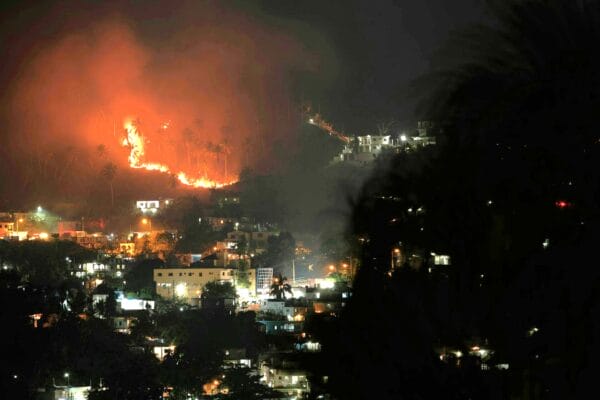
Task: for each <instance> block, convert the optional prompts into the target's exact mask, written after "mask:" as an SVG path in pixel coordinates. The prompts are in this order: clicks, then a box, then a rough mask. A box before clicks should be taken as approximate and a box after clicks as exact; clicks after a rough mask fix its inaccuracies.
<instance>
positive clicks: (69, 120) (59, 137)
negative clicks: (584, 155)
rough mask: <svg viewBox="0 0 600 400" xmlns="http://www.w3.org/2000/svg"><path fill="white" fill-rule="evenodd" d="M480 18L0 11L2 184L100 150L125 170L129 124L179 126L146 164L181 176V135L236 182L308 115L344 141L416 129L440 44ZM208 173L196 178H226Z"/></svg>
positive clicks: (46, 5)
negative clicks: (187, 134) (217, 150)
mask: <svg viewBox="0 0 600 400" xmlns="http://www.w3.org/2000/svg"><path fill="white" fill-rule="evenodd" d="M483 15H484V11H483V6H482V5H481V3H480V2H478V1H475V0H457V1H452V2H447V1H443V0H425V1H388V0H384V1H378V2H370V1H356V0H352V1H326V2H322V1H317V0H307V1H256V2H249V1H233V2H218V1H213V2H211V1H207V2H188V1H170V2H164V1H162V2H159V1H144V2H140V1H126V2H92V1H88V2H40V1H26V2H16V1H15V2H8V3H7V2H4V3H3V5H2V17H1V20H0V38H1V40H2V45H1V46H0V51H1V52H2V53H1V56H2V59H3V63H2V65H1V66H0V84H1V85H2V87H3V88H4V90H3V92H2V95H1V97H0V101H1V102H0V105H1V106H2V108H1V112H0V118H1V119H2V126H3V127H4V129H3V130H2V131H1V132H0V138H1V140H2V143H3V146H2V150H0V151H1V153H0V156H1V157H2V159H3V160H5V162H6V164H5V165H6V168H5V170H4V173H3V175H4V177H3V179H2V180H3V183H4V184H8V185H10V184H11V183H10V181H11V180H13V179H15V177H17V178H16V179H18V180H19V181H21V182H33V181H32V179H33V178H32V177H31V176H27V173H30V175H31V174H32V173H33V172H32V171H31V170H28V167H27V166H26V165H27V162H29V163H30V164H31V163H32V161H27V162H23V160H24V159H25V158H26V157H29V156H31V157H33V158H31V159H32V160H33V159H34V158H35V157H38V158H40V157H42V156H41V155H40V154H41V153H43V151H44V150H46V149H55V151H54V153H60V151H61V146H63V147H64V146H67V145H69V146H71V145H74V146H79V145H81V146H87V148H90V149H91V148H94V147H95V146H98V145H99V144H103V145H105V146H107V149H108V154H110V156H111V157H112V158H113V162H115V163H116V164H117V165H118V166H122V167H126V164H124V162H125V160H126V152H124V151H123V149H122V148H120V141H119V140H118V138H116V136H118V135H115V134H114V129H113V127H114V126H117V125H118V126H119V129H122V121H123V120H124V118H125V117H132V116H134V117H138V118H140V119H141V120H142V121H143V122H145V123H146V126H145V127H142V130H143V132H144V133H148V132H150V131H151V129H152V130H156V127H157V126H159V125H160V124H162V123H163V122H165V121H166V120H172V121H173V122H174V124H173V125H174V128H173V132H174V133H173V134H172V137H171V139H170V140H171V143H172V144H173V145H172V150H169V149H168V148H167V147H166V145H165V143H164V142H163V141H162V138H151V141H153V142H154V143H155V144H161V145H162V146H160V147H158V146H156V145H154V149H152V148H150V146H148V147H149V149H148V153H149V156H148V161H157V162H161V163H164V164H168V165H170V167H171V170H177V171H178V170H186V171H187V172H188V173H191V172H192V171H191V167H190V165H191V164H192V163H191V162H190V160H191V158H190V156H189V155H188V162H187V165H183V164H184V163H183V162H182V161H181V160H182V157H181V154H182V150H181V149H182V148H183V147H185V146H187V145H188V144H187V143H186V142H185V141H184V139H183V134H182V132H183V131H184V130H185V129H188V128H190V127H191V128H192V129H196V130H197V131H198V132H197V133H196V134H197V137H199V138H200V139H199V140H203V141H204V142H203V143H204V144H202V146H205V145H206V141H211V142H214V143H223V142H224V141H227V143H228V145H229V146H230V147H231V149H232V150H231V156H230V165H229V170H230V171H233V173H235V172H239V171H240V170H241V168H243V167H244V166H248V165H249V166H251V167H256V168H257V169H259V170H262V171H263V172H268V170H269V168H273V167H275V166H276V164H274V163H273V162H270V161H269V160H270V159H273V158H274V157H273V151H275V150H273V149H274V148H275V147H277V146H279V147H280V146H286V147H287V146H289V145H290V144H292V143H294V141H295V140H296V139H295V135H297V129H296V128H295V126H296V125H297V120H294V118H295V117H294V115H299V111H300V107H301V105H303V104H304V105H305V104H310V105H311V106H312V108H313V110H315V111H318V112H320V113H321V114H322V115H323V116H324V117H325V118H326V119H327V120H329V121H331V122H333V123H334V125H335V126H336V127H337V128H338V129H341V130H343V131H345V132H346V133H348V134H367V133H371V132H373V130H374V129H375V127H376V125H377V123H378V122H380V121H389V120H392V119H393V120H396V121H397V122H398V126H399V127H403V128H407V127H411V126H412V125H413V124H414V122H415V121H414V116H413V107H414V98H411V97H410V96H408V95H407V92H408V90H407V88H408V86H409V84H410V83H411V82H412V81H413V80H414V79H415V78H416V77H418V76H419V75H420V74H422V73H425V72H426V71H427V69H428V66H429V60H430V57H431V56H432V54H433V53H434V52H435V50H436V49H437V48H438V47H439V46H440V45H442V44H443V43H444V41H445V40H447V38H448V35H449V32H451V31H453V30H455V29H459V28H461V27H464V26H465V25H467V24H468V23H471V22H476V21H477V20H479V19H482V18H483ZM117 121H118V122H117ZM175 131H176V133H175ZM265 143H266V144H265ZM269 143H270V144H271V145H272V148H270V147H269ZM194 146H196V145H194ZM196 147H197V148H194V150H198V149H199V148H200V147H201V146H200V145H197V146H196ZM249 147H250V148H253V149H262V150H261V151H260V152H259V151H258V150H257V151H253V152H250V154H245V153H244V154H242V153H241V151H242V150H241V149H243V148H249ZM36 151H37V152H38V153H37V155H36V153H35V152H36ZM48 151H49V152H51V151H50V150H48ZM153 151H154V154H152V152H153ZM28 153H31V154H28ZM24 154H25V155H26V156H24ZM82 157H85V156H80V158H82ZM203 157H204V159H207V157H206V156H203ZM33 163H34V164H35V162H33ZM38 164H39V163H38ZM186 168H187V169H186ZM194 168H195V171H194V173H198V172H197V171H198V170H199V169H200V168H202V167H201V166H198V165H196V166H195V167H194ZM216 168H217V167H215V166H214V165H212V166H211V165H208V166H205V167H204V170H208V171H209V172H208V177H209V178H212V179H222V180H224V179H225V178H227V177H226V175H227V173H223V172H222V171H215V169H216ZM219 168H220V167H219ZM7 171H12V172H7ZM15 171H17V174H15V173H14V172H15ZM121 175H122V174H121ZM65 179H66V178H65ZM78 185H80V183H77V182H70V186H71V187H77V186H78ZM24 191H25V192H27V191H28V189H24Z"/></svg>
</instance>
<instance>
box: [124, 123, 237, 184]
mask: <svg viewBox="0 0 600 400" xmlns="http://www.w3.org/2000/svg"><path fill="white" fill-rule="evenodd" d="M168 126H169V123H166V124H164V125H163V127H162V128H163V129H166V128H168ZM125 130H126V131H127V137H126V138H124V139H123V141H122V145H123V146H128V147H129V157H128V160H129V166H130V167H131V168H136V169H145V170H147V171H160V172H163V173H172V172H171V170H170V169H169V167H168V166H166V165H163V164H159V163H149V162H144V161H143V160H144V155H145V153H146V151H145V149H144V137H143V136H142V134H141V133H140V131H139V130H138V128H137V126H136V124H135V122H133V121H126V122H125ZM173 175H174V176H175V177H176V178H177V179H178V180H179V182H181V183H182V184H184V185H186V186H191V187H195V188H222V187H224V186H228V185H232V184H234V183H236V182H237V181H236V180H233V181H230V182H217V181H213V180H211V179H208V178H204V177H202V178H193V177H190V176H188V175H187V174H186V173H185V172H183V171H180V172H177V173H173Z"/></svg>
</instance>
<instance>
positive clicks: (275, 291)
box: [269, 274, 292, 300]
mask: <svg viewBox="0 0 600 400" xmlns="http://www.w3.org/2000/svg"><path fill="white" fill-rule="evenodd" d="M269 293H270V294H271V296H274V297H275V298H276V299H277V300H282V299H285V297H286V293H288V294H290V295H291V294H292V287H291V286H290V284H289V283H287V278H286V277H285V276H281V274H279V275H277V276H274V277H273V282H272V283H271V291H270V292H269Z"/></svg>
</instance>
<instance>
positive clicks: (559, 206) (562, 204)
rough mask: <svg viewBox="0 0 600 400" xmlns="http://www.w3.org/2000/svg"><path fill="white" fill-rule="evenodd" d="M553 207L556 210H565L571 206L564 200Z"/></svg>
mask: <svg viewBox="0 0 600 400" xmlns="http://www.w3.org/2000/svg"><path fill="white" fill-rule="evenodd" d="M554 205H555V206H556V207H558V208H566V207H570V206H571V204H570V203H569V202H567V201H564V200H558V201H556V202H555V203H554Z"/></svg>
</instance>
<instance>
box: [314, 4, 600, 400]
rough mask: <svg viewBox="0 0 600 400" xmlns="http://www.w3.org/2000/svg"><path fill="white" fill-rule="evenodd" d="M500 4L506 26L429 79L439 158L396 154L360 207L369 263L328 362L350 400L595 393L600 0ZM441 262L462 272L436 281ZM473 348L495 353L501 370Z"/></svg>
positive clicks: (451, 54)
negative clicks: (445, 352) (436, 260)
mask: <svg viewBox="0 0 600 400" xmlns="http://www.w3.org/2000/svg"><path fill="white" fill-rule="evenodd" d="M495 4H496V3H493V4H492V13H493V15H494V16H495V18H496V19H495V21H494V22H493V24H492V25H489V26H475V27H472V28H471V29H469V30H466V31H465V32H464V33H462V34H460V35H458V36H457V38H456V39H455V40H453V41H451V42H450V43H449V45H448V46H447V47H446V48H444V49H443V51H442V52H441V56H440V59H439V60H437V62H438V64H436V65H440V67H439V68H434V69H433V71H432V72H431V74H429V75H427V76H425V77H424V78H423V79H422V80H421V81H419V82H418V83H417V85H416V87H417V89H418V90H419V93H420V94H421V95H423V94H424V96H423V97H424V100H423V102H422V109H423V112H424V113H425V115H426V116H427V118H429V119H431V120H434V121H437V122H438V124H439V125H440V127H441V128H442V129H443V131H444V135H443V137H442V138H440V139H441V140H438V146H437V148H436V149H431V150H429V149H428V150H427V151H422V152H419V153H413V154H403V155H398V156H397V157H396V158H395V160H394V162H393V163H392V165H391V166H390V167H389V169H387V170H385V171H379V172H380V173H379V174H377V175H375V176H374V177H373V178H372V179H371V180H370V181H369V182H368V183H367V184H366V185H365V186H364V188H363V190H362V193H361V195H360V196H359V198H358V200H357V201H356V204H355V206H354V213H353V219H352V223H353V231H352V233H353V235H354V236H353V237H354V240H355V242H354V247H355V248H357V251H359V252H360V254H361V264H362V265H361V268H360V270H359V272H358V275H357V278H356V282H355V286H354V289H355V294H354V297H353V300H352V301H351V302H350V305H349V307H348V308H347V310H346V312H345V313H344V315H343V316H342V320H341V324H340V325H339V327H337V328H332V329H338V333H337V335H336V336H334V338H335V339H332V340H331V341H330V343H329V344H328V345H326V346H325V349H326V353H325V356H324V360H328V361H329V362H330V363H331V364H330V371H331V375H332V376H331V379H330V385H329V389H330V390H331V392H332V393H334V394H336V395H337V397H338V398H344V399H354V398H356V399H358V398H362V399H365V398H378V399H397V398H411V399H417V398H434V397H438V396H442V395H443V396H444V397H445V398H457V399H458V398H482V399H483V398H485V399H487V398H524V399H538V398H581V397H582V396H584V394H585V393H591V390H593V387H594V373H593V372H594V371H596V370H598V368H599V367H600V365H599V364H598V358H597V355H598V352H599V351H600V332H599V328H600V326H599V324H598V321H599V320H600V319H599V318H598V316H599V315H598V312H599V310H600V298H599V297H598V291H597V286H598V280H599V278H600V273H599V272H598V269H597V268H596V265H595V264H596V263H595V247H596V245H595V243H597V242H598V240H599V239H600V230H599V227H598V222H599V221H598V215H599V212H600V209H599V207H598V205H599V204H600V202H599V200H600V199H599V188H600V187H599V182H600V180H599V178H600V176H599V171H600V170H599V169H598V161H599V160H600V159H599V157H598V155H599V152H600V142H599V136H598V127H597V125H598V124H597V122H596V121H597V118H596V113H597V110H598V109H599V106H600V79H599V78H600V76H599V71H600V57H599V56H598V52H597V51H596V45H597V43H598V39H599V31H598V26H600V5H598V4H597V3H596V2H593V1H574V2H561V1H538V0H528V1H511V2H499V3H498V4H497V5H495ZM394 248H399V249H401V250H402V254H403V255H404V256H405V257H404V258H403V260H404V265H403V267H401V268H395V269H394V270H393V271H391V270H390V258H391V255H390V252H391V251H392V249H394ZM433 253H437V254H448V255H450V256H451V265H450V266H444V267H443V268H440V267H438V268H433V269H432V270H431V271H429V269H428V266H432V265H433V263H432V261H433ZM469 343H470V344H471V345H473V344H479V345H481V346H487V347H489V348H490V349H492V350H493V351H494V353H493V355H492V358H491V360H489V361H488V368H489V370H487V371H486V370H482V368H481V366H480V365H479V364H478V361H477V360H476V359H474V358H470V357H468V356H466V355H467V353H468V347H467V346H469ZM445 346H447V347H448V348H459V349H463V351H464V353H465V357H463V358H462V359H461V360H460V367H456V363H450V362H447V361H446V362H443V361H440V358H439V357H438V355H437V354H436V351H437V350H438V349H439V348H443V347H445ZM503 364H504V365H506V364H508V366H509V369H507V370H500V369H497V368H496V367H495V366H497V365H503Z"/></svg>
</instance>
